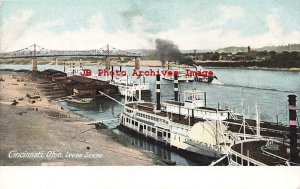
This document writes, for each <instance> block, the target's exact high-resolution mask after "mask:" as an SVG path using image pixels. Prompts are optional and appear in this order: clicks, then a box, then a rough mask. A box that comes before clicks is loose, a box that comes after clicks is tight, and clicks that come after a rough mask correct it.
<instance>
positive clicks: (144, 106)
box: [126, 102, 205, 126]
mask: <svg viewBox="0 0 300 189" xmlns="http://www.w3.org/2000/svg"><path fill="white" fill-rule="evenodd" d="M126 106H128V107H130V108H133V109H137V110H139V111H141V112H146V113H150V114H153V115H157V116H161V117H168V118H169V119H170V120H171V121H173V122H175V123H179V124H183V125H188V126H193V125H194V123H197V122H204V121H205V120H204V119H201V118H193V117H192V116H190V117H188V116H184V115H179V114H175V113H168V112H166V111H163V110H162V111H155V110H154V109H155V107H154V105H153V104H152V103H147V102H145V103H138V102H136V103H128V104H126Z"/></svg>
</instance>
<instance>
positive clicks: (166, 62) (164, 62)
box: [161, 60, 168, 68]
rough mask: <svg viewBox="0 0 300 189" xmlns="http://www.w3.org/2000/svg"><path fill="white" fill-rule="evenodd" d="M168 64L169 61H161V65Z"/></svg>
mask: <svg viewBox="0 0 300 189" xmlns="http://www.w3.org/2000/svg"><path fill="white" fill-rule="evenodd" d="M166 64H168V61H165V60H162V61H161V67H163V68H164V67H166Z"/></svg>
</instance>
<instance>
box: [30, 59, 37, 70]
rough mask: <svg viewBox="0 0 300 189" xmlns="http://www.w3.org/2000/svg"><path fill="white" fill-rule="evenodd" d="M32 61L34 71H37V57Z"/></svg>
mask: <svg viewBox="0 0 300 189" xmlns="http://www.w3.org/2000/svg"><path fill="white" fill-rule="evenodd" d="M31 63H32V71H37V61H36V57H33V58H32V59H31Z"/></svg>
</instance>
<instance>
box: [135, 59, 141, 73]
mask: <svg viewBox="0 0 300 189" xmlns="http://www.w3.org/2000/svg"><path fill="white" fill-rule="evenodd" d="M134 68H135V69H136V70H139V69H140V59H139V58H138V57H135V58H134Z"/></svg>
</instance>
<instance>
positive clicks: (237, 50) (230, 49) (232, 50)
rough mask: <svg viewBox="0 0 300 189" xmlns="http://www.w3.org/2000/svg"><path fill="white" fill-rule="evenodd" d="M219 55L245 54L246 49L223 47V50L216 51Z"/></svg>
mask: <svg viewBox="0 0 300 189" xmlns="http://www.w3.org/2000/svg"><path fill="white" fill-rule="evenodd" d="M216 51H217V52H219V53H234V54H235V53H237V52H246V51H247V47H234V46H231V47H225V48H221V49H218V50H216Z"/></svg>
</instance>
